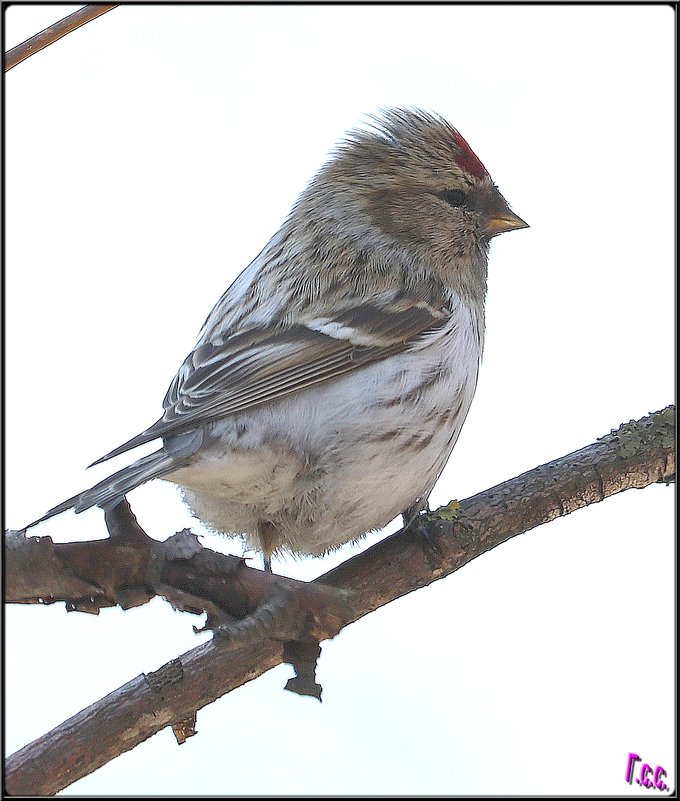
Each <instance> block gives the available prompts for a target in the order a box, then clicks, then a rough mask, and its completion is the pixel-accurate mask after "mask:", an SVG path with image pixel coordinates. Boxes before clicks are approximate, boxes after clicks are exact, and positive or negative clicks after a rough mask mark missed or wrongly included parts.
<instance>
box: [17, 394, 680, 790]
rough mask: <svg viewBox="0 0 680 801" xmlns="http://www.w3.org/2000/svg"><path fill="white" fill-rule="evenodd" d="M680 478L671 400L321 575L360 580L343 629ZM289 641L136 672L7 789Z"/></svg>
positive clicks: (210, 651)
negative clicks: (563, 521) (611, 500)
mask: <svg viewBox="0 0 680 801" xmlns="http://www.w3.org/2000/svg"><path fill="white" fill-rule="evenodd" d="M674 480H675V407H673V406H669V407H667V408H666V409H664V410H663V411H661V412H657V413H655V414H653V415H650V416H648V417H645V418H643V419H642V420H639V421H637V422H633V421H631V422H630V423H627V424H624V425H622V426H621V427H620V428H619V429H617V430H616V431H612V432H611V433H610V434H608V435H607V436H605V437H602V438H601V439H599V440H598V441H597V442H595V443H593V444H592V445H589V446H587V447H586V448H583V449H581V450H579V451H576V452H575V453H571V454H569V455H567V456H564V457H562V458H560V459H556V460H555V461H553V462H550V463H548V464H545V465H542V466H541V467H537V468H535V469H534V470H530V471H529V472H527V473H524V474H522V475H521V476H518V477H517V478H513V479H511V480H510V481H506V482H504V483H503V484H499V485H498V486H496V487H492V488H491V489H489V490H487V491H485V492H482V493H479V494H478V495H475V496H473V497H472V498H468V499H467V500H465V501H463V502H461V504H460V512H459V514H458V517H457V518H456V519H455V520H453V521H451V520H448V519H442V518H445V517H449V516H450V515H449V514H447V515H441V517H438V515H437V513H436V512H435V513H434V514H432V515H429V516H428V517H427V518H426V519H424V520H423V521H422V526H421V527H420V529H419V532H418V533H414V531H413V530H412V529H407V530H402V531H399V532H397V533H396V534H394V535H392V536H391V537H388V538H386V539H385V540H383V541H382V542H380V543H378V544H377V545H375V546H373V547H372V548H369V549H367V550H366V551H364V552H363V553H361V554H359V555H358V556H355V557H353V558H352V559H349V560H348V561H347V562H345V563H344V564H342V565H340V566H339V567H338V568H336V569H334V570H331V571H330V572H328V573H326V574H325V575H324V576H321V577H320V578H319V579H317V581H316V582H315V584H323V585H326V586H328V587H336V588H342V589H343V590H345V591H351V604H347V605H344V606H343V605H340V606H339V607H337V608H335V609H334V615H337V619H336V620H335V622H336V623H337V629H338V630H339V629H340V628H342V627H344V626H345V625H348V624H349V623H351V622H353V621H354V620H356V619H358V618H360V617H362V616H363V615H366V614H368V613H369V612H371V611H373V610H374V609H377V608H378V607H380V606H383V605H384V604H387V603H389V602H390V601H393V600H395V599H396V598H399V597H401V596H403V595H405V594H406V593H409V592H412V591H413V590H416V589H418V588H420V587H423V586H426V585H427V584H430V583H431V582H432V581H436V580H437V579H440V578H443V577H444V576H447V575H449V574H450V573H452V572H454V571H455V570H457V569H458V568H460V567H462V566H463V565H464V564H466V563H467V562H469V561H471V560H472V559H474V558H475V557H476V556H479V555H480V554H481V553H484V552H485V551H488V550H490V549H491V548H494V547H495V546H496V545H499V544H500V543H502V542H505V541H506V540H509V539H510V538H512V537H514V536H516V535H517V534H521V533H523V532H525V531H529V530H530V529H533V528H535V527H536V526H540V525H541V524H543V523H547V522H549V521H551V520H554V519H555V518H557V517H560V516H563V515H567V514H570V513H571V512H573V511H575V510H577V509H580V508H582V507H585V506H588V505H589V504H591V503H596V502H599V501H602V500H604V498H607V497H609V496H612V495H616V494H617V493H619V492H623V491H624V490H627V489H633V488H637V489H641V488H643V487H646V486H649V485H650V484H653V483H658V482H664V483H670V482H672V481H674ZM423 532H424V534H425V535H426V536H423ZM319 589H321V588H319ZM322 636H323V635H322ZM321 638H322V637H319V639H321ZM289 647H290V646H289ZM285 648H286V646H285V645H284V643H283V642H281V641H277V640H272V639H260V640H258V641H255V642H253V641H252V640H251V641H249V642H248V643H247V644H246V645H244V646H243V647H240V648H237V649H236V650H225V649H224V648H221V647H219V645H218V644H217V640H214V641H213V642H210V643H207V644H204V645H201V646H199V647H198V648H195V649H193V650H192V651H189V652H188V653H186V654H183V655H182V656H180V657H178V658H177V659H174V660H173V661H172V662H169V663H168V664H167V665H165V666H164V667H162V668H161V669H160V670H158V671H156V672H155V673H151V674H142V675H140V676H138V677H137V678H136V679H133V680H132V681H131V682H128V683H127V684H125V685H124V686H123V687H120V688H119V689H118V690H115V691H114V692H113V693H111V694H110V695H108V696H106V697H105V698H103V699H101V700H100V701H98V702H97V703H95V704H93V705H92V706H90V707H88V708H87V709H84V710H83V711H82V712H79V713H78V714H77V715H75V716H74V717H72V718H71V719H70V720H68V721H66V722H65V723H63V724H61V725H60V726H58V727H57V728H55V729H53V730H52V731H51V732H49V733H48V734H46V735H44V736H43V737H41V738H39V739H38V740H35V741H34V742H32V743H30V744H28V745H27V746H25V747H24V748H22V749H21V750H19V751H17V752H16V753H15V754H13V755H12V756H10V757H9V758H8V759H7V761H6V774H5V776H6V779H5V780H6V787H7V791H8V792H9V793H10V794H11V795H48V794H53V793H56V792H58V791H59V790H61V789H63V788H64V787H67V786H68V785H69V784H71V783H73V782H74V781H76V780H77V779H79V778H82V777H83V776H86V775H87V774H89V773H91V772H92V771H94V770H96V769H97V768H98V767H100V766H102V765H104V764H106V762H108V761H110V760H111V759H113V758H114V757H116V756H118V755H119V754H121V753H123V752H124V751H128V750H131V749H132V748H134V747H135V746H136V745H138V744H139V743H140V742H143V741H144V740H146V739H147V738H148V737H150V736H151V735H153V734H155V733H156V732H158V731H160V730H161V729H163V728H164V727H165V726H168V725H171V726H173V727H174V728H175V730H182V731H186V730H188V734H185V736H189V735H190V734H191V733H193V721H194V715H195V713H196V711H197V710H198V709H200V708H202V707H203V706H205V705H206V704H209V703H211V702H212V701H214V700H215V699H216V698H219V697H220V696H222V695H224V694H225V693H228V692H229V691H230V690H233V689H235V688H236V687H239V686H241V685H242V684H245V683H246V682H248V681H250V680H251V679H254V678H256V677H257V676H259V675H261V674H262V673H264V672H265V671H267V670H269V669H270V668H271V667H274V666H275V665H278V664H279V663H280V662H282V661H283V660H284V656H285V654H284V650H285ZM314 656H315V654H314ZM303 680H304V681H308V680H309V677H308V676H307V677H305V678H304V679H303ZM187 722H189V723H187Z"/></svg>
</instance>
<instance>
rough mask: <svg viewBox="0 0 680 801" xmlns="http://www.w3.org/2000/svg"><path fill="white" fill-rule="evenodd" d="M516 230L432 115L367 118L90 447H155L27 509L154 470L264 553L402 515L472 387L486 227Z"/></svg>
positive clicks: (323, 541)
mask: <svg viewBox="0 0 680 801" xmlns="http://www.w3.org/2000/svg"><path fill="white" fill-rule="evenodd" d="M525 227H526V223H525V222H524V221H523V220H521V219H520V218H519V217H517V216H516V215H515V214H514V213H513V212H512V211H511V210H510V208H509V207H508V204H507V202H506V201H505V200H504V198H503V197H502V195H501V194H500V192H499V191H498V189H497V188H496V187H495V186H494V184H493V182H492V180H491V178H490V177H489V174H488V173H487V171H486V169H485V168H484V166H483V165H482V163H481V162H480V161H479V159H478V158H477V156H476V155H475V154H474V153H473V152H472V150H471V149H470V147H469V145H468V144H467V142H466V141H465V140H464V139H463V137H462V136H461V135H460V134H459V133H458V131H457V130H456V129H455V128H453V127H452V126H451V125H450V124H449V123H448V122H446V121H445V120H444V119H442V118H440V117H438V116H435V115H433V114H428V113H425V112H422V111H419V110H405V109H393V110H390V111H387V112H385V113H384V114H382V115H381V116H379V117H376V118H374V119H373V124H372V126H370V127H367V128H366V129H362V130H358V131H354V132H352V133H350V134H349V135H348V137H347V138H346V140H345V141H344V142H343V143H342V144H340V145H339V147H338V148H337V149H336V151H335V152H334V154H333V155H332V156H331V158H330V159H329V161H328V162H327V163H326V164H325V165H324V166H323V167H322V168H321V170H320V171H319V173H318V174H317V175H316V177H314V178H313V179H312V181H311V183H310V184H309V186H308V187H307V189H306V190H305V191H304V192H303V193H302V195H301V196H300V198H299V200H298V201H297V203H296V204H295V206H294V207H293V209H292V211H291V212H290V214H289V216H288V218H287V219H286V221H285V222H284V223H283V225H282V226H281V228H280V229H279V230H278V231H277V233H276V234H274V236H273V237H272V238H271V240H270V241H269V242H268V244H267V245H266V246H265V248H264V250H263V251H262V252H261V253H260V255H259V256H257V258H256V259H255V260H254V261H253V262H252V263H251V264H250V265H249V266H248V267H247V268H246V269H245V270H244V271H243V272H242V273H241V275H240V276H239V277H238V278H237V279H236V280H235V281H234V283H233V284H232V285H231V286H230V287H229V288H228V289H227V291H226V292H225V293H224V295H223V296H222V297H221V298H220V300H219V301H218V302H217V305H216V306H215V308H214V309H213V310H212V311H211V312H210V315H209V316H208V319H207V320H206V322H205V324H204V326H203V328H202V330H201V332H200V334H199V338H198V342H197V344H196V347H195V348H194V350H193V351H192V352H191V353H190V354H189V356H188V357H187V358H186V359H185V361H184V363H183V364H182V366H181V367H180V369H179V372H178V373H177V375H176V376H175V378H174V380H173V382H172V384H171V385H170V388H169V389H168V392H167V394H166V396H165V400H164V401H163V407H164V412H163V416H162V417H161V419H160V420H158V422H156V423H154V424H153V425H152V426H151V427H150V428H148V429H146V430H145V431H143V432H142V433H141V434H139V435H137V436H136V437H133V438H132V439H131V440H129V441H128V442H126V443H125V444H123V445H121V446H120V447H118V448H116V449H115V450H113V451H111V453H108V454H107V455H106V456H104V457H102V458H101V459H99V460H98V462H102V461H104V460H106V459H109V458H111V457H113V456H118V455H119V454H121V453H124V452H125V451H127V450H130V449H131V448H135V447H136V446H138V445H142V444H143V443H146V442H149V441H151V440H154V439H162V447H161V448H160V449H159V450H157V451H155V452H154V453H152V454H151V455H149V456H144V457H143V458H141V459H139V460H138V461H136V462H134V463H133V464H131V465H130V466H129V467H125V468H123V469H122V470H119V471H118V472H117V473H114V474H113V475H112V476H110V477H109V478H108V479H106V480H105V481H102V482H100V483H99V484H97V485H96V486H94V487H92V488H91V489H89V490H87V491H85V492H82V493H81V494H80V495H76V496H75V497H73V498H70V499H69V500H67V501H64V502H63V503H61V504H59V505H58V506H55V507H54V508H53V509H51V510H50V511H49V512H48V513H47V514H46V515H45V517H43V518H41V520H45V519H47V518H48V517H51V516H52V515H55V514H58V513H60V512H63V511H65V510H67V509H70V508H73V509H75V511H76V512H82V511H83V510H84V509H88V508H89V507H91V506H95V505H96V506H100V507H103V508H105V509H106V508H111V507H113V506H114V505H116V504H117V503H118V502H120V501H121V500H122V498H123V496H124V495H125V494H126V493H128V492H130V490H133V489H135V487H138V486H139V485H140V484H143V483H144V482H146V481H150V480H151V479H153V478H163V479H165V480H168V481H172V482H174V483H175V484H178V485H179V486H180V487H181V488H182V490H183V495H184V499H185V501H186V502H187V504H188V505H189V506H190V507H191V509H192V511H193V513H194V514H195V516H196V517H197V518H199V519H200V520H201V521H203V522H204V523H205V524H206V525H207V526H208V527H209V528H211V529H213V530H215V531H217V532H222V533H225V534H231V535H245V537H246V540H247V542H248V544H249V546H250V547H259V548H260V549H261V550H262V551H263V553H264V556H265V563H266V564H267V565H268V564H269V560H270V557H271V555H272V553H274V552H277V551H289V552H293V553H296V554H315V555H321V554H324V553H326V552H328V551H329V550H331V549H333V548H336V547H338V546H340V545H342V544H344V543H346V542H350V541H352V540H356V539H358V538H360V537H361V536H362V535H364V534H365V533H366V532H368V531H370V530H372V529H377V528H381V527H382V526H384V525H386V524H387V523H389V522H390V520H392V519H393V518H395V517H396V516H398V515H399V514H400V513H402V514H405V519H407V520H408V519H410V517H411V516H414V515H415V514H417V512H418V511H420V510H422V509H424V508H425V506H426V503H427V497H428V495H429V494H430V491H431V490H432V488H433V486H434V484H435V482H436V480H437V478H438V476H439V474H440V473H441V471H442V469H443V468H444V465H445V464H446V462H447V460H448V458H449V456H450V454H451V451H452V449H453V446H454V445H455V443H456V440H457V439H458V435H459V434H460V430H461V427H462V425H463V422H464V420H465V417H466V415H467V413H468V409H469V408H470V403H471V401H472V397H473V395H474V392H475V387H476V384H477V373H478V368H479V361H480V357H481V354H482V347H483V342H484V299H485V295H486V284H487V258H488V251H489V240H490V239H491V237H493V236H495V235H496V234H500V233H503V232H504V231H510V230H513V229H516V228H525ZM98 462H95V464H97V463H98ZM36 522H40V521H36ZM32 525H33V524H32Z"/></svg>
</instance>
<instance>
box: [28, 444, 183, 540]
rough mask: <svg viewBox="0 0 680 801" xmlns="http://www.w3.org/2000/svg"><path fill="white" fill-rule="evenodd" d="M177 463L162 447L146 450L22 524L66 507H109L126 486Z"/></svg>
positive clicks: (156, 475)
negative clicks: (146, 454) (143, 454)
mask: <svg viewBox="0 0 680 801" xmlns="http://www.w3.org/2000/svg"><path fill="white" fill-rule="evenodd" d="M177 467H178V464H177V461H176V459H173V457H172V456H170V455H168V453H166V451H164V450H163V449H161V450H159V451H156V452H155V453H150V454H149V455H148V456H144V457H142V458H141V459H139V460H138V461H136V462H133V464H131V465H128V467H124V468H123V469H122V470H119V471H118V472H117V473H114V474H113V475H111V476H109V477H108V478H105V479H104V480H103V481H100V482H99V484H95V485H94V487H91V488H90V489H88V490H85V492H81V493H79V494H78V495H74V496H73V497H72V498H69V499H68V500H66V501H64V502H63V503H60V504H59V505H58V506H55V507H54V508H53V509H50V510H49V512H47V514H45V515H43V516H42V517H41V518H39V519H38V520H34V521H33V522H32V523H29V524H28V525H27V526H26V528H30V527H31V526H35V525H37V524H38V523H42V522H43V520H48V519H49V518H50V517H54V516H55V515H58V514H61V513H62V512H66V511H67V510H68V509H73V510H74V511H75V512H84V511H85V509H90V508H91V507H92V506H101V507H102V508H103V509H110V508H111V507H113V506H115V505H116V504H118V503H120V501H122V500H123V497H124V496H125V495H126V494H127V493H128V492H130V490H133V489H135V488H136V487H139V486H140V485H141V484H145V483H146V482H147V481H151V479H152V478H160V477H161V476H164V475H166V474H167V473H171V472H172V471H173V470H176V469H177ZM24 530H25V529H24Z"/></svg>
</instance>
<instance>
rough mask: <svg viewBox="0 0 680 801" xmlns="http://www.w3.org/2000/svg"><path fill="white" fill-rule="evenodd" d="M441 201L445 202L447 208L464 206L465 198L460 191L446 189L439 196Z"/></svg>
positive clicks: (463, 193)
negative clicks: (447, 205)
mask: <svg viewBox="0 0 680 801" xmlns="http://www.w3.org/2000/svg"><path fill="white" fill-rule="evenodd" d="M441 198H442V200H445V201H446V202H447V203H448V204H449V206H455V207H458V206H464V205H465V202H466V200H467V196H466V195H465V192H461V191H460V189H447V190H446V192H442V194H441Z"/></svg>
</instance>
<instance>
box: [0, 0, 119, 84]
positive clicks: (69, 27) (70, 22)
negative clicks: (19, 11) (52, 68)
mask: <svg viewBox="0 0 680 801" xmlns="http://www.w3.org/2000/svg"><path fill="white" fill-rule="evenodd" d="M117 5H119V4H118V3H108V4H105V5H87V6H83V8H79V9H78V11H74V12H73V14H69V15H68V17H64V19H60V20H59V22H55V23H54V25H50V26H49V28H45V30H43V31H40V33H36V35H35V36H31V38H30V39H26V41H25V42H22V43H21V44H19V45H17V46H16V47H13V48H12V49H11V50H8V51H7V52H6V53H5V60H4V61H5V72H7V71H8V70H11V69H12V67H16V65H17V64H20V63H21V62H22V61H25V60H26V59H27V58H29V57H30V56H32V55H35V53H37V52H38V51H40V50H43V49H44V48H46V47H49V45H51V44H53V43H54V42H56V41H57V40H58V39H61V37H62V36H66V34H67V33H71V31H75V30H76V28H80V26H81V25H85V24H86V23H88V22H91V21H92V20H93V19H97V17H101V15H102V14H106V12H107V11H111V9H112V8H115V7H116V6H117Z"/></svg>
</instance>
